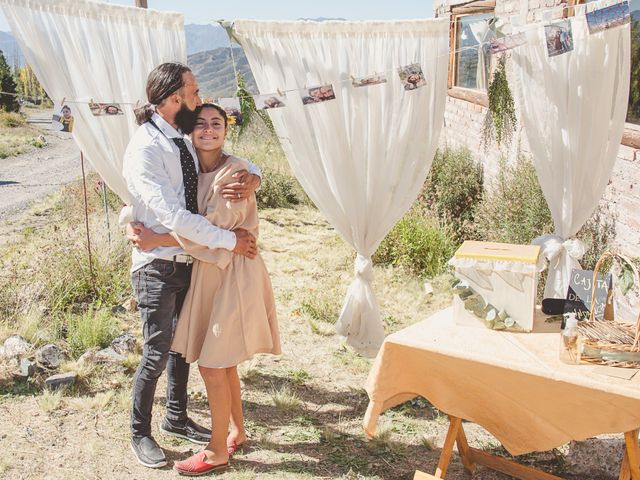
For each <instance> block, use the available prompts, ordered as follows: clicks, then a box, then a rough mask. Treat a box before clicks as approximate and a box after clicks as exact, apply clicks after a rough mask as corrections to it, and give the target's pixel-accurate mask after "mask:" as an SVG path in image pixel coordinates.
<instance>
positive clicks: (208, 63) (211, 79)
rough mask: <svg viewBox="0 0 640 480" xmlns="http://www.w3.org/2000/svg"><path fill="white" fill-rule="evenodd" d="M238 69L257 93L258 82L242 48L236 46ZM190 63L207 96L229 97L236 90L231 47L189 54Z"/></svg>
mask: <svg viewBox="0 0 640 480" xmlns="http://www.w3.org/2000/svg"><path fill="white" fill-rule="evenodd" d="M233 55H234V58H235V62H236V69H237V70H238V71H239V72H240V73H242V75H243V76H244V79H245V82H246V85H247V89H248V90H249V91H251V92H254V93H257V87H256V82H255V80H254V78H253V74H252V73H251V70H250V68H249V63H248V62H247V57H246V56H245V54H244V52H243V51H242V49H241V48H234V49H233ZM188 63H189V66H190V67H191V69H192V70H193V73H194V74H195V76H196V77H197V78H198V82H199V84H200V94H201V96H202V98H206V97H214V98H215V97H228V96H232V95H233V94H234V93H235V91H236V82H235V79H234V75H233V64H232V62H231V52H230V50H229V48H216V49H214V50H209V51H206V52H200V53H194V54H193V55H189V58H188Z"/></svg>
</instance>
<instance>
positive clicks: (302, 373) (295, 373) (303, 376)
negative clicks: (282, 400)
mask: <svg viewBox="0 0 640 480" xmlns="http://www.w3.org/2000/svg"><path fill="white" fill-rule="evenodd" d="M287 377H288V378H289V379H291V381H293V382H294V383H297V384H298V385H304V384H305V383H306V382H307V380H311V374H310V373H309V372H307V371H306V370H303V369H296V370H290V371H289V372H287Z"/></svg>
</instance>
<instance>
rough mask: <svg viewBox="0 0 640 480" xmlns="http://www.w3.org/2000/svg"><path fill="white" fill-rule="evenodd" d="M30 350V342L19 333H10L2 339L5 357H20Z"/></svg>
mask: <svg viewBox="0 0 640 480" xmlns="http://www.w3.org/2000/svg"><path fill="white" fill-rule="evenodd" d="M30 350H31V344H30V343H29V342H27V341H26V340H25V339H24V338H22V337H21V336H20V335H11V336H10V337H9V338H7V339H6V340H5V341H4V355H5V356H6V357H22V356H23V355H26V354H27V353H29V351H30Z"/></svg>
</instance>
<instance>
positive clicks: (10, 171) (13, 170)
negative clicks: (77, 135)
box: [0, 111, 82, 244]
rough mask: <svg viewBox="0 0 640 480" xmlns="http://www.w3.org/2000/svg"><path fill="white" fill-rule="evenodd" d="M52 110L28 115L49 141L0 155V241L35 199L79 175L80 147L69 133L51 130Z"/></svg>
mask: <svg viewBox="0 0 640 480" xmlns="http://www.w3.org/2000/svg"><path fill="white" fill-rule="evenodd" d="M50 115H51V112H48V111H41V112H37V113H34V114H32V115H31V116H30V117H29V123H30V124H32V125H33V126H35V127H37V128H40V129H42V134H43V135H44V137H45V139H46V141H47V144H46V145H45V146H44V147H43V148H40V149H37V150H35V151H33V152H30V153H25V154H22V155H17V156H15V157H9V158H4V159H0V244H2V243H6V242H8V241H10V240H11V239H12V238H13V237H14V235H16V234H17V233H19V232H20V231H21V230H22V229H23V228H24V227H25V226H26V225H28V224H29V220H27V221H25V219H23V218H21V217H22V216H23V214H25V213H26V212H27V211H28V210H29V207H30V206H31V205H32V204H33V202H34V201H36V200H41V199H43V198H44V197H46V195H48V194H51V193H54V192H56V191H58V190H59V189H60V188H61V187H62V186H63V185H66V184H67V183H69V182H71V181H73V180H75V179H77V178H79V177H80V176H81V175H82V173H81V169H80V150H79V149H78V146H77V145H76V143H75V142H74V141H73V139H72V138H71V136H70V135H69V134H65V133H61V132H56V131H52V130H50V129H49V128H50V125H51V117H50Z"/></svg>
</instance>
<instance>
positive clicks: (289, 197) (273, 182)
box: [256, 167, 305, 208]
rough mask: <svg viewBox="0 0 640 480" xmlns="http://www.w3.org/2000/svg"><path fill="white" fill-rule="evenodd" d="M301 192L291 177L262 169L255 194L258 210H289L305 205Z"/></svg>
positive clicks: (268, 169) (265, 168)
mask: <svg viewBox="0 0 640 480" xmlns="http://www.w3.org/2000/svg"><path fill="white" fill-rule="evenodd" d="M301 192H302V188H301V187H300V185H298V182H297V181H296V179H295V178H294V177H292V176H291V175H288V174H286V173H282V172H278V171H277V170H272V169H270V168H267V167H263V168H262V184H261V185H260V189H259V190H258V191H257V192H256V200H257V202H258V208H290V207H293V206H295V205H299V204H302V203H305V201H304V198H302V195H301ZM302 193H304V192H302Z"/></svg>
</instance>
